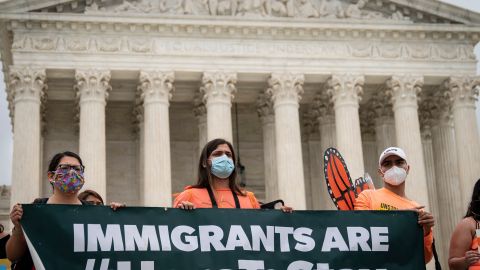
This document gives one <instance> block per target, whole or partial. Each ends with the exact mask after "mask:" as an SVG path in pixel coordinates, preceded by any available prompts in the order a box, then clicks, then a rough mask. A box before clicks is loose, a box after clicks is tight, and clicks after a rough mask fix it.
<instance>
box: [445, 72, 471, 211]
mask: <svg viewBox="0 0 480 270" xmlns="http://www.w3.org/2000/svg"><path fill="white" fill-rule="evenodd" d="M479 85H480V79H479V78H478V77H475V78H471V77H451V78H449V79H448V80H446V81H445V82H444V86H445V88H446V90H447V92H446V93H447V95H448V96H449V98H450V101H451V104H452V111H453V123H454V130H455V141H456V149H457V159H458V170H459V176H460V184H461V185H460V186H461V191H462V201H463V204H462V205H463V207H464V209H466V207H467V206H468V203H469V202H470V199H471V196H472V195H471V194H472V191H473V185H474V184H475V182H476V181H477V180H478V179H479V177H480V166H478V161H479V160H480V141H479V140H480V138H479V134H478V127H477V117H476V114H475V102H476V100H477V97H478V86H479Z"/></svg>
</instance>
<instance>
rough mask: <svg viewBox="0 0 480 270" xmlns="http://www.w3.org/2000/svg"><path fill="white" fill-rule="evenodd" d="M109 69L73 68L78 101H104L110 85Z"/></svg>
mask: <svg viewBox="0 0 480 270" xmlns="http://www.w3.org/2000/svg"><path fill="white" fill-rule="evenodd" d="M110 77H111V75H110V71H109V70H101V69H77V70H75V80H76V84H75V86H74V89H75V90H76V91H77V99H78V100H79V103H80V104H81V103H83V102H91V101H93V102H102V103H106V100H107V98H108V94H109V92H110V90H111V89H112V87H111V86H110Z"/></svg>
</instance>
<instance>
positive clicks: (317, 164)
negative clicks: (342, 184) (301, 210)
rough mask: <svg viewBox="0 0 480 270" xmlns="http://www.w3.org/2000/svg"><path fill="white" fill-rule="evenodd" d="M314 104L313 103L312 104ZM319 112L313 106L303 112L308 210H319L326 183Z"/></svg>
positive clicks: (303, 150) (303, 149) (302, 134)
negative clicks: (323, 176) (323, 186)
mask: <svg viewBox="0 0 480 270" xmlns="http://www.w3.org/2000/svg"><path fill="white" fill-rule="evenodd" d="M312 105H313V104H312ZM317 118H318V113H317V111H316V110H315V109H313V106H310V108H309V110H308V111H307V112H305V113H304V114H303V117H302V119H301V122H302V124H303V129H302V133H301V136H302V138H304V139H303V141H304V142H305V141H306V143H303V144H302V145H303V148H302V152H303V157H304V161H306V162H305V164H304V173H305V199H306V202H307V209H308V210H319V209H320V207H321V205H322V201H321V198H320V196H321V195H322V193H321V192H322V190H321V185H325V182H324V181H322V177H321V176H322V174H323V166H322V164H323V153H322V147H321V143H320V132H319V128H318V120H317Z"/></svg>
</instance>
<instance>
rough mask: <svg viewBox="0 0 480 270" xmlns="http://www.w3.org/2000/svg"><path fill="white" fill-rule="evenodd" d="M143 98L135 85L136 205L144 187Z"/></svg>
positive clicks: (141, 199) (140, 201) (139, 203)
mask: <svg viewBox="0 0 480 270" xmlns="http://www.w3.org/2000/svg"><path fill="white" fill-rule="evenodd" d="M143 112H144V111H143V98H142V90H141V89H140V87H137V91H136V96H135V107H134V109H133V116H134V118H135V120H134V123H133V124H134V132H135V134H136V143H137V159H136V160H137V164H136V165H137V172H138V179H137V181H138V190H137V192H138V197H137V198H138V199H139V201H138V205H141V203H142V202H143V200H144V199H143V189H144V183H145V181H144V176H145V173H144V171H143V169H144V166H145V164H144V156H145V152H144V150H145V125H144V117H143Z"/></svg>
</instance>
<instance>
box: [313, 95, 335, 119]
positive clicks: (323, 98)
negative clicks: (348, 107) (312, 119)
mask: <svg viewBox="0 0 480 270" xmlns="http://www.w3.org/2000/svg"><path fill="white" fill-rule="evenodd" d="M311 110H312V111H313V112H314V114H315V116H316V117H317V120H318V121H321V120H322V119H323V118H328V117H330V118H334V109H333V101H332V99H331V97H330V95H329V94H327V90H326V89H325V90H323V91H319V92H317V94H316V95H315V97H314V98H313V103H312V107H311Z"/></svg>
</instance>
